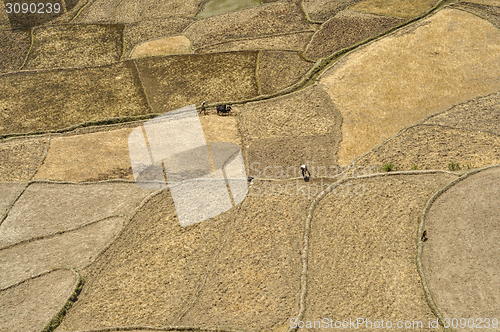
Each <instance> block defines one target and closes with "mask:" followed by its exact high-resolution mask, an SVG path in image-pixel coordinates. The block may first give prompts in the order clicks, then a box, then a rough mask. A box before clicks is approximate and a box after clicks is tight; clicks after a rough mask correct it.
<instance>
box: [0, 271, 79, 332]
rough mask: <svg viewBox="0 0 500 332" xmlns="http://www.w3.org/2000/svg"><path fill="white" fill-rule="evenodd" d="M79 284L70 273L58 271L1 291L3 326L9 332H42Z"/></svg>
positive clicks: (75, 277)
mask: <svg viewBox="0 0 500 332" xmlns="http://www.w3.org/2000/svg"><path fill="white" fill-rule="evenodd" d="M78 283H79V276H78V274H77V273H76V272H74V271H71V270H55V271H52V272H50V273H47V274H44V275H41V276H39V277H37V278H33V279H29V280H27V281H25V282H23V283H21V284H19V285H16V286H14V287H12V288H9V289H5V290H1V291H0V308H2V310H0V322H2V327H3V328H5V329H6V331H12V332H25V331H42V330H43V329H44V328H45V326H46V325H47V324H48V323H49V322H50V321H51V320H52V318H53V317H54V316H56V314H57V313H58V312H59V310H61V308H62V307H63V306H64V305H65V304H66V301H67V300H68V298H69V297H70V296H71V294H72V293H73V291H74V290H75V289H76V287H77V284H78Z"/></svg>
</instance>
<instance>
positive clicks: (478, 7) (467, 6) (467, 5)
mask: <svg viewBox="0 0 500 332" xmlns="http://www.w3.org/2000/svg"><path fill="white" fill-rule="evenodd" d="M453 8H458V9H463V10H465V11H468V12H471V13H473V14H476V15H478V16H479V17H481V18H484V19H487V20H488V21H490V22H491V23H493V25H495V26H496V27H497V28H499V29H500V5H498V6H487V5H482V4H478V3H471V2H460V3H458V4H456V5H454V6H453Z"/></svg>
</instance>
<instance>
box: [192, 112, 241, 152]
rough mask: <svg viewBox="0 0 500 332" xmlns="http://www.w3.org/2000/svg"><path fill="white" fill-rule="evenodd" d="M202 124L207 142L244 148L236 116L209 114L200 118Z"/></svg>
mask: <svg viewBox="0 0 500 332" xmlns="http://www.w3.org/2000/svg"><path fill="white" fill-rule="evenodd" d="M200 122H201V127H202V128H203V134H205V140H206V141H207V142H231V143H234V144H238V145H239V146H240V147H241V146H242V142H241V134H240V132H239V130H238V120H237V117H236V116H218V115H216V114H208V115H203V116H200Z"/></svg>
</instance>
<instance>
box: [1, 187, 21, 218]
mask: <svg viewBox="0 0 500 332" xmlns="http://www.w3.org/2000/svg"><path fill="white" fill-rule="evenodd" d="M25 186H26V183H22V182H3V183H0V216H1V215H2V214H3V213H4V212H5V210H6V209H8V208H9V207H10V205H11V204H12V203H13V202H14V199H16V197H17V195H19V193H20V192H21V190H23V189H24V187H25ZM0 227H1V226H0Z"/></svg>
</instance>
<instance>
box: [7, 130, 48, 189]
mask: <svg viewBox="0 0 500 332" xmlns="http://www.w3.org/2000/svg"><path fill="white" fill-rule="evenodd" d="M47 144H48V140H47V139H46V138H28V139H26V138H24V139H10V140H4V141H0V180H1V181H26V180H30V179H31V177H32V176H33V175H34V174H35V172H36V171H37V169H38V167H40V164H41V163H42V161H43V158H44V156H45V152H46V151H47Z"/></svg>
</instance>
